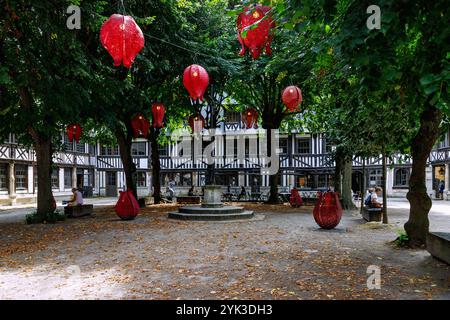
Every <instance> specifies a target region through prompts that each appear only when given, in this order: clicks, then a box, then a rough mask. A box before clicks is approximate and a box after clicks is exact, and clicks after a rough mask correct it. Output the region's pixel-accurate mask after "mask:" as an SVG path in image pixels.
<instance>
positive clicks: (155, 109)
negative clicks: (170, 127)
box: [152, 103, 166, 129]
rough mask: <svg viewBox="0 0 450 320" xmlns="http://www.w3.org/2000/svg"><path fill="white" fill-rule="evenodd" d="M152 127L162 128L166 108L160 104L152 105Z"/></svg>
mask: <svg viewBox="0 0 450 320" xmlns="http://www.w3.org/2000/svg"><path fill="white" fill-rule="evenodd" d="M152 113H153V127H154V128H157V129H160V128H162V127H163V119H164V115H165V114H166V108H164V105H163V104H162V103H154V104H153V105H152Z"/></svg>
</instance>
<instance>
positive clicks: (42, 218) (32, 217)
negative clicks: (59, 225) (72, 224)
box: [25, 210, 67, 224]
mask: <svg viewBox="0 0 450 320" xmlns="http://www.w3.org/2000/svg"><path fill="white" fill-rule="evenodd" d="M66 219H67V216H66V214H65V213H64V212H63V211H60V210H55V211H51V212H47V213H46V214H45V215H39V214H37V212H36V211H34V212H32V213H29V214H27V215H26V216H25V222H26V223H27V224H37V223H56V222H58V221H64V220H66Z"/></svg>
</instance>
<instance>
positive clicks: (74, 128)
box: [66, 123, 83, 143]
mask: <svg viewBox="0 0 450 320" xmlns="http://www.w3.org/2000/svg"><path fill="white" fill-rule="evenodd" d="M82 132H83V130H82V129H81V126H80V125H79V124H78V123H72V124H69V125H68V126H67V128H66V133H67V137H69V141H70V142H72V141H73V139H75V141H76V142H77V143H78V141H80V137H81V134H82Z"/></svg>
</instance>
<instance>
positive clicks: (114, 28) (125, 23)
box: [100, 14, 145, 68]
mask: <svg viewBox="0 0 450 320" xmlns="http://www.w3.org/2000/svg"><path fill="white" fill-rule="evenodd" d="M100 40H101V42H102V45H103V47H104V48H105V49H106V50H108V52H109V54H110V55H111V56H112V58H113V59H114V65H115V66H116V67H118V66H120V65H121V64H122V63H123V65H124V66H125V67H127V68H130V67H131V65H132V64H133V61H134V58H136V56H137V54H138V53H139V51H141V50H142V48H144V44H145V39H144V34H143V33H142V30H141V29H140V28H139V26H138V25H137V24H136V22H135V21H134V19H133V18H132V17H131V16H123V15H121V14H113V15H112V16H111V17H109V19H108V20H106V21H105V22H104V23H103V25H102V28H101V29H100Z"/></svg>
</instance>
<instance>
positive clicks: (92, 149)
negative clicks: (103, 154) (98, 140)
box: [88, 144, 96, 156]
mask: <svg viewBox="0 0 450 320" xmlns="http://www.w3.org/2000/svg"><path fill="white" fill-rule="evenodd" d="M95 149H96V148H95V144H90V145H89V149H88V150H89V154H90V155H91V156H95Z"/></svg>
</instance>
